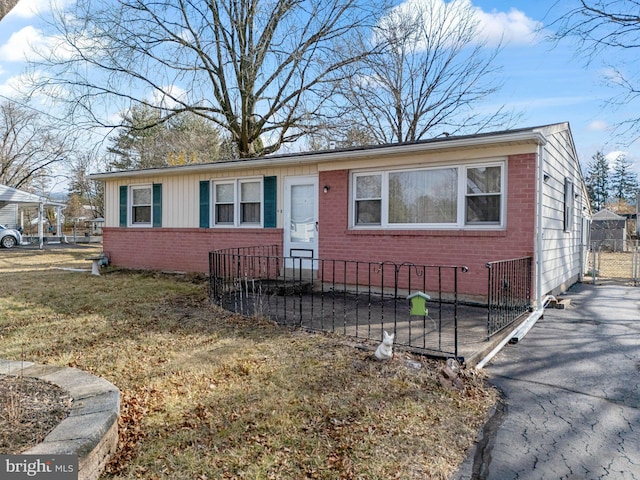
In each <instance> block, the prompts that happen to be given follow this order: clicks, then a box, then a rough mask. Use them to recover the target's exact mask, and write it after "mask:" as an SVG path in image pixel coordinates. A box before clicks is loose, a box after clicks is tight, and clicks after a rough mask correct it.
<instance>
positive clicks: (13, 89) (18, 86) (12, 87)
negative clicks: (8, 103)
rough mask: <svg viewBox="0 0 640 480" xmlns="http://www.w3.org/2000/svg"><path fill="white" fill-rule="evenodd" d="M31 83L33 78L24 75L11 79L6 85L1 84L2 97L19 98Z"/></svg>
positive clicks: (0, 92) (0, 93)
mask: <svg viewBox="0 0 640 480" xmlns="http://www.w3.org/2000/svg"><path fill="white" fill-rule="evenodd" d="M30 81H31V78H30V77H28V76H27V75H24V74H23V75H15V76H13V77H10V78H8V79H7V80H6V81H5V82H4V83H0V95H1V96H3V97H9V98H14V97H19V96H20V95H21V93H22V92H24V90H25V89H26V85H27V84H29V82H30Z"/></svg>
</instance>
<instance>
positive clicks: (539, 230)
mask: <svg viewBox="0 0 640 480" xmlns="http://www.w3.org/2000/svg"><path fill="white" fill-rule="evenodd" d="M543 155H544V144H542V143H539V144H538V152H537V155H536V161H537V162H538V163H537V165H536V166H537V171H536V184H537V186H538V187H537V193H538V195H537V201H536V203H537V205H536V234H535V239H534V240H535V241H534V248H533V249H534V266H535V274H534V275H535V279H534V281H535V297H536V300H535V302H536V307H535V310H533V311H532V312H531V313H530V314H529V316H528V317H527V319H526V320H525V321H524V322H522V323H521V324H520V325H518V326H517V327H516V328H514V329H513V331H512V332H511V333H510V334H509V335H507V336H505V337H504V339H502V341H501V342H500V343H499V344H498V345H496V347H495V348H494V349H493V350H491V352H489V353H488V354H487V356H486V357H484V358H483V359H482V360H481V361H480V362H478V364H477V365H476V366H475V368H476V369H478V370H479V369H481V368H484V366H485V365H486V364H487V363H489V362H490V361H491V359H492V358H493V357H494V356H495V355H496V354H497V353H498V352H499V351H500V350H502V348H503V347H504V346H505V345H506V344H507V343H517V342H519V341H520V340H522V338H523V337H524V336H525V335H526V334H527V333H528V332H529V330H531V328H532V327H533V326H534V325H535V323H536V322H537V321H538V320H539V319H540V318H542V315H543V314H544V307H545V305H546V304H547V303H549V302H550V301H551V300H555V298H554V297H553V296H551V295H547V296H546V297H545V298H544V299H543V298H542V252H543V248H542V241H543V240H544V232H543V222H542V206H543V201H544V195H543V192H542V189H543V187H544V157H543Z"/></svg>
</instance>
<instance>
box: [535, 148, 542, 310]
mask: <svg viewBox="0 0 640 480" xmlns="http://www.w3.org/2000/svg"><path fill="white" fill-rule="evenodd" d="M537 161H538V178H537V179H536V180H537V184H538V205H537V208H536V220H537V222H538V225H537V226H536V241H535V265H536V270H535V276H536V310H543V309H544V304H543V303H542V252H543V248H542V245H543V240H544V230H543V223H542V207H543V203H544V195H543V189H544V145H542V144H538V158H537Z"/></svg>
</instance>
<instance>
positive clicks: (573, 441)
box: [454, 284, 640, 480]
mask: <svg viewBox="0 0 640 480" xmlns="http://www.w3.org/2000/svg"><path fill="white" fill-rule="evenodd" d="M566 297H569V298H571V305H570V307H569V308H567V309H564V310H557V309H547V310H546V311H545V314H544V317H543V318H542V319H540V320H539V321H538V323H537V324H536V325H535V326H534V327H533V329H532V330H531V331H530V332H529V333H528V334H527V336H526V337H524V339H522V341H520V342H519V343H518V344H516V345H508V346H506V347H505V348H504V349H503V350H502V351H501V352H500V353H499V354H498V355H496V357H495V358H494V359H493V360H492V361H491V362H490V363H489V365H488V366H486V367H485V368H486V370H487V372H488V373H489V375H490V379H491V382H492V383H493V384H494V385H496V386H497V387H498V388H499V389H500V390H501V391H502V392H503V394H504V399H503V403H502V405H501V406H500V407H499V408H497V410H496V412H495V414H494V415H493V416H492V417H491V419H490V420H489V422H488V423H487V425H486V426H485V428H484V430H483V432H482V435H481V438H479V441H478V443H477V445H476V448H475V449H474V451H472V452H470V453H469V456H468V458H467V461H466V462H465V463H464V464H463V465H462V467H461V469H460V471H459V472H458V474H457V475H456V476H454V478H455V479H457V480H463V479H464V480H466V479H474V480H485V479H489V480H509V479H519V480H521V479H527V480H529V479H545V480H547V479H601V478H606V479H640V288H639V287H624V286H615V285H603V286H593V285H583V284H579V285H576V286H574V287H572V289H571V290H570V291H569V293H568V294H567V295H566Z"/></svg>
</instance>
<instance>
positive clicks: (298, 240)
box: [284, 175, 318, 269]
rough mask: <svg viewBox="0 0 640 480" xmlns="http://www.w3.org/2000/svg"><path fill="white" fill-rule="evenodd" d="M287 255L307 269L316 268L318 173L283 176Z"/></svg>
mask: <svg viewBox="0 0 640 480" xmlns="http://www.w3.org/2000/svg"><path fill="white" fill-rule="evenodd" d="M284 256H285V257H289V258H293V259H299V260H292V261H288V263H291V265H286V267H288V268H291V267H293V266H294V265H293V263H295V266H296V267H298V266H300V267H301V268H304V269H310V268H317V262H312V261H308V260H303V259H307V258H309V259H311V258H318V177H317V176H315V175H314V176H305V177H286V178H285V179H284Z"/></svg>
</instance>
